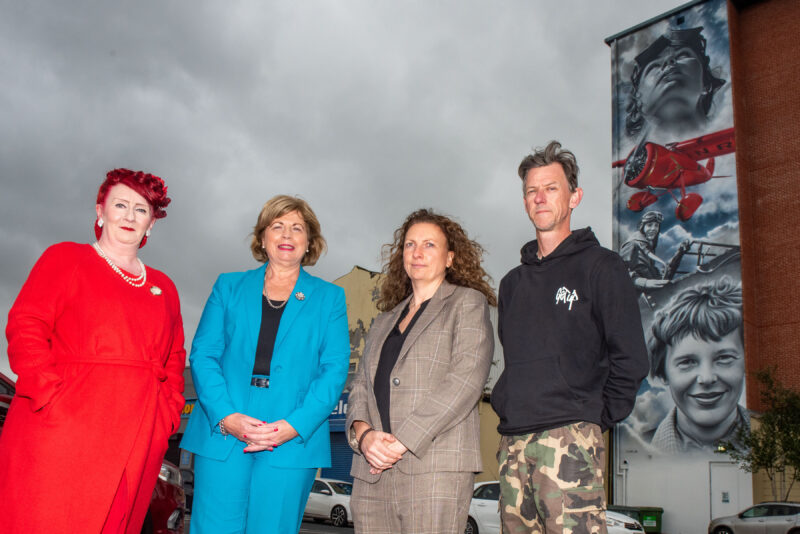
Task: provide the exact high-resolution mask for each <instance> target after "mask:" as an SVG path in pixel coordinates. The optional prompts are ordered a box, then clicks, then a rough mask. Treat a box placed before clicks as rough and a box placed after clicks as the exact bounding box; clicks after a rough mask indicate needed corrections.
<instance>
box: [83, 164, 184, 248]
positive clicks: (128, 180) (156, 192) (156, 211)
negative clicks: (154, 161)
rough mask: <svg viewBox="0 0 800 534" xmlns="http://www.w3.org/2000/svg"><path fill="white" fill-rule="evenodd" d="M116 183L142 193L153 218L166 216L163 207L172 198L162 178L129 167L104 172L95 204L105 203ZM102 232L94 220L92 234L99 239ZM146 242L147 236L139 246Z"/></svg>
mask: <svg viewBox="0 0 800 534" xmlns="http://www.w3.org/2000/svg"><path fill="white" fill-rule="evenodd" d="M118 184H122V185H126V186H128V187H130V188H131V189H133V190H134V191H136V192H137V193H139V194H140V195H142V196H143V197H144V198H145V200H147V203H148V204H150V208H151V209H152V210H153V217H154V218H156V219H163V218H164V217H166V216H167V212H166V211H165V209H164V208H166V207H167V206H168V205H169V203H170V202H171V201H172V199H171V198H169V197H168V196H167V186H166V185H164V180H162V179H161V178H159V177H158V176H155V175H154V174H147V173H144V172H142V171H132V170H129V169H114V170H113V171H109V172H108V174H106V179H105V181H104V182H103V183H102V184H100V189H98V190H97V204H105V201H106V195H107V194H108V192H109V190H111V188H112V187H114V186H115V185H118ZM102 232H103V231H102V229H101V228H100V227H99V226H97V221H95V223H94V235H95V236H96V237H97V239H100V234H102ZM146 242H147V237H145V238H144V239H142V242H141V244H140V245H139V248H141V247H143V246H144V244H145V243H146Z"/></svg>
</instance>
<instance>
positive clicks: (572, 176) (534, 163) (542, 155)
mask: <svg viewBox="0 0 800 534" xmlns="http://www.w3.org/2000/svg"><path fill="white" fill-rule="evenodd" d="M553 163H558V164H559V165H561V168H562V169H563V171H564V176H566V177H567V183H568V184H569V190H570V192H571V193H574V192H575V190H576V189H577V188H578V171H579V169H578V160H577V159H575V154H573V153H572V152H570V151H569V150H567V149H562V148H561V143H559V142H558V141H550V142H549V143H547V146H546V147H544V148H539V147H537V148H536V149H535V150H534V151H533V153H532V154H528V155H527V156H525V157H524V158H522V162H521V163H520V164H519V169H518V170H517V174H519V177H520V178H521V179H522V193H523V194H524V193H525V177H526V176H527V175H528V171H530V170H531V169H536V168H538V167H547V166H548V165H551V164H553Z"/></svg>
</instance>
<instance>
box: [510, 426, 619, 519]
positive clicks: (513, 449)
mask: <svg viewBox="0 0 800 534" xmlns="http://www.w3.org/2000/svg"><path fill="white" fill-rule="evenodd" d="M605 456H606V450H605V443H604V442H603V434H602V432H601V431H600V427H599V426H597V425H595V424H593V423H586V422H581V423H574V424H571V425H567V426H563V427H559V428H554V429H552V430H546V431H544V432H534V433H532V434H523V435H520V436H501V438H500V450H499V451H498V452H497V461H498V463H499V464H500V518H501V520H502V523H503V534H519V533H534V532H535V533H537V534H538V533H541V534H557V533H562V532H564V533H570V534H606V514H605V507H606V495H605V490H604V488H603V469H604V467H605Z"/></svg>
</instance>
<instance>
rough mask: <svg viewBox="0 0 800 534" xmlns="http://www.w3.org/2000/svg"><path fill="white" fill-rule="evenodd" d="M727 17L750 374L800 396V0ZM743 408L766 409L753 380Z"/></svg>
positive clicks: (745, 8) (771, 0)
mask: <svg viewBox="0 0 800 534" xmlns="http://www.w3.org/2000/svg"><path fill="white" fill-rule="evenodd" d="M739 4H740V5H741V4H742V3H741V2H740V3H739ZM728 12H729V22H730V33H731V68H732V71H733V72H732V79H733V97H734V122H735V127H736V173H737V179H738V193H739V220H740V223H739V224H740V236H741V241H742V285H743V290H744V325H745V326H744V328H745V330H744V334H745V350H746V354H747V371H748V376H749V375H750V373H752V372H753V371H755V370H758V369H761V368H763V367H766V366H770V365H774V366H776V367H777V370H778V373H777V376H778V377H779V378H780V379H781V381H782V382H783V383H784V384H785V385H787V386H789V387H793V388H796V389H800V2H798V1H797V0H767V1H763V2H754V3H750V4H749V5H741V7H736V6H734V4H729V8H728ZM747 405H748V407H750V408H751V409H755V410H759V409H760V408H761V407H760V403H759V398H758V389H757V384H756V383H755V381H754V380H752V379H750V378H748V380H747Z"/></svg>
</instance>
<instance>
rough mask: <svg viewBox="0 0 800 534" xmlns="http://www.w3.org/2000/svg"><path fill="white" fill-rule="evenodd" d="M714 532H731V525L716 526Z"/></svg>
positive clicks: (723, 533)
mask: <svg viewBox="0 0 800 534" xmlns="http://www.w3.org/2000/svg"><path fill="white" fill-rule="evenodd" d="M714 534H733V530H731V527H717V528H715V529H714Z"/></svg>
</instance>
